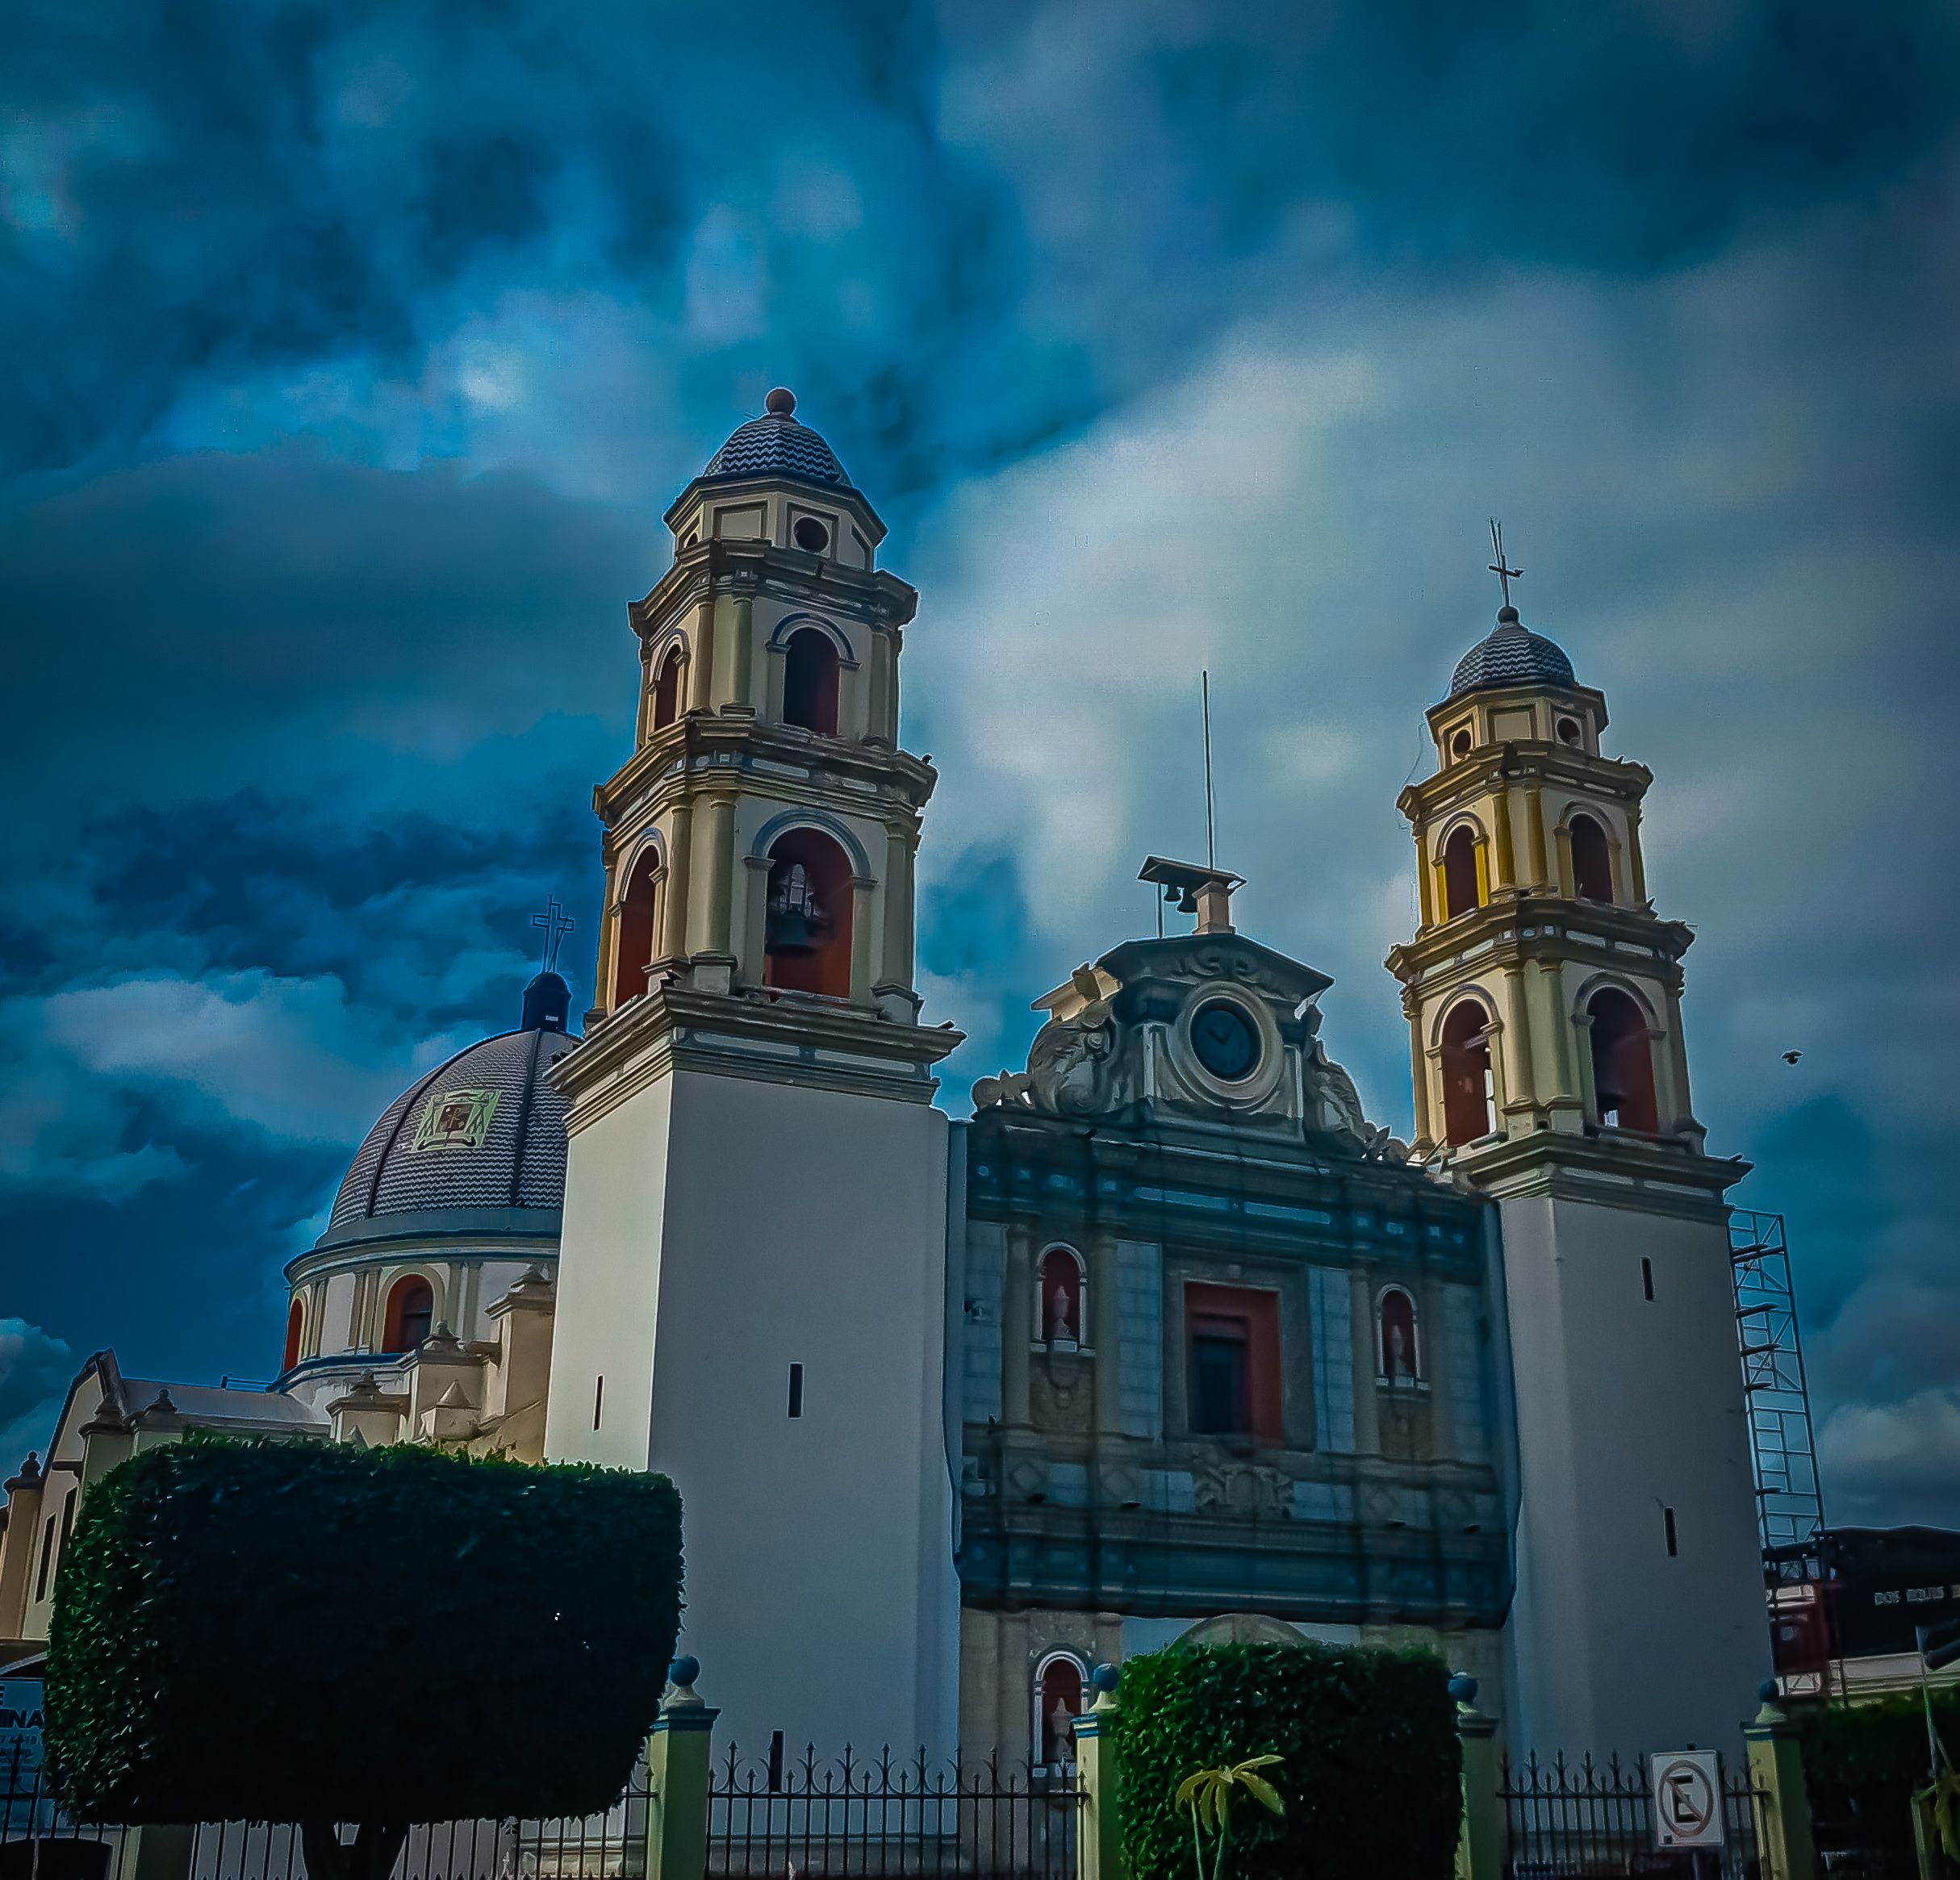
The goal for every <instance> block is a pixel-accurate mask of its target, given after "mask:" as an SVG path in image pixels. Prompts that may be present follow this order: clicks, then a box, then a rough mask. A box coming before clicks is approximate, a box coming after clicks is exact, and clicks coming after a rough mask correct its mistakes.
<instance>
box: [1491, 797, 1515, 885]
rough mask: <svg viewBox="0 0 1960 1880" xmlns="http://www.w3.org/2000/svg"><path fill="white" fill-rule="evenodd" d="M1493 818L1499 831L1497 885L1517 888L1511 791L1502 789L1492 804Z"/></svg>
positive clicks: (1497, 831)
mask: <svg viewBox="0 0 1960 1880" xmlns="http://www.w3.org/2000/svg"><path fill="white" fill-rule="evenodd" d="M1491 819H1492V822H1493V825H1494V828H1495V830H1496V833H1497V885H1498V887H1500V888H1515V887H1516V886H1517V884H1518V865H1517V857H1516V855H1515V854H1514V853H1513V850H1512V842H1511V792H1509V791H1508V790H1500V791H1499V792H1498V797H1497V800H1496V801H1495V802H1494V804H1492V805H1491Z"/></svg>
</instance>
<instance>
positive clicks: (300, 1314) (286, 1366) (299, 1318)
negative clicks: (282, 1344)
mask: <svg viewBox="0 0 1960 1880" xmlns="http://www.w3.org/2000/svg"><path fill="white" fill-rule="evenodd" d="M306 1328H307V1314H306V1308H305V1307H304V1306H302V1305H301V1304H300V1303H299V1301H298V1300H297V1299H295V1301H293V1303H292V1309H291V1310H290V1311H289V1312H288V1313H287V1314H286V1359H285V1361H284V1362H283V1363H282V1364H281V1365H280V1366H279V1368H280V1370H281V1371H282V1372H285V1371H290V1370H291V1369H292V1368H293V1367H294V1365H295V1364H298V1363H299V1340H300V1338H301V1335H303V1333H304V1332H305V1331H306Z"/></svg>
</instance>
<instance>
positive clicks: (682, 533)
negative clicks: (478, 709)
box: [545, 391, 959, 1755]
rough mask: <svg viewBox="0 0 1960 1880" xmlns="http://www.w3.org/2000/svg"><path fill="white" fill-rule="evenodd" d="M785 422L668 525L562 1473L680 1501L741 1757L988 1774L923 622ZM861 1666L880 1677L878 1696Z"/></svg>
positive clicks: (559, 1378)
mask: <svg viewBox="0 0 1960 1880" xmlns="http://www.w3.org/2000/svg"><path fill="white" fill-rule="evenodd" d="M795 412H796V401H795V399H793V398H792V396H791V395H790V394H789V393H788V392H787V391H773V392H771V394H770V395H769V399H768V405H767V411H766V412H765V414H764V415H763V416H762V417H760V418H758V419H755V420H752V421H750V422H749V423H747V424H743V425H742V426H741V427H740V428H738V430H737V431H736V432H734V433H733V436H732V437H729V440H728V441H727V442H726V443H725V445H723V446H722V447H721V449H720V450H718V451H717V452H716V453H715V455H714V456H713V458H712V459H711V460H710V461H709V462H708V466H707V468H706V469H705V470H704V471H703V472H702V474H700V476H698V477H697V478H695V479H694V481H693V482H692V483H690V484H689V485H688V486H687V489H686V490H684V491H683V492H682V494H681V495H680V498H679V500H678V501H677V502H676V503H675V504H674V506H673V508H671V509H670V510H669V511H668V512H667V526H668V528H670V529H671V532H672V537H673V543H674V559H673V564H672V566H671V567H670V568H669V569H668V570H667V573H666V574H664V575H663V576H662V579H660V581H659V582H658V584H657V585H656V586H655V587H654V590H653V591H652V592H651V593H650V594H649V595H647V597H646V599H645V600H642V601H641V602H639V603H637V604H635V605H634V606H633V607H632V608H630V609H629V618H630V620H631V624H632V625H633V630H634V633H635V635H636V636H637V641H638V645H639V654H640V684H639V695H638V697H639V703H638V710H637V717H636V730H635V737H634V749H633V754H632V755H631V756H630V757H629V758H628V759H627V761H626V762H625V764H624V765H623V766H622V767H621V769H620V771H619V772H618V773H617V775H615V776H614V777H613V778H612V779H611V780H610V781H609V782H608V783H604V784H601V785H600V787H599V788H598V789H597V791H596V792H595V796H594V803H595V806H596V808H597V810H598V813H599V817H600V822H601V824H602V825H603V827H604V856H605V873H606V904H605V910H604V921H603V924H602V930H601V939H600V971H599V996H598V1001H597V1008H596V1010H595V1011H594V1012H593V1013H592V1014H591V1017H590V1019H589V1021H588V1024H587V1036H586V1038H585V1040H584V1042H583V1043H582V1044H581V1045H580V1046H579V1047H578V1049H576V1050H575V1051H572V1052H571V1053H570V1054H569V1055H567V1056H566V1058H565V1059H563V1060H562V1063H560V1064H559V1066H558V1067H557V1069H556V1071H555V1072H554V1076H555V1077H556V1080H557V1081H558V1085H559V1088H561V1089H562V1090H563V1092H565V1093H566V1096H567V1097H568V1098H569V1100H570V1109H569V1113H568V1117H567V1130H568V1133H569V1138H570V1152H569V1155H568V1158H567V1163H566V1184H565V1211H564V1230H563V1242H562V1248H561V1252H560V1260H559V1293H558V1317H557V1324H556V1331H555V1335H554V1346H553V1352H552V1368H551V1388H550V1404H549V1410H548V1420H547V1424H546V1433H545V1448H546V1453H547V1456H549V1457H550V1458H551V1459H553V1460H591V1461H595V1462H600V1463H604V1464H613V1465H621V1466H628V1467H632V1468H653V1469H657V1470H661V1471H663V1472H664V1473H667V1474H669V1475H671V1476H672V1477H673V1478H674V1480H675V1483H676V1484H677V1485H678V1486H679V1489H680V1493H681V1496H682V1501H683V1509H684V1520H685V1546H686V1554H687V1585H686V1600H687V1611H686V1614H685V1617H684V1620H683V1635H682V1644H683V1648H684V1649H686V1650H687V1651H689V1652H692V1653H693V1654H694V1655H695V1656H698V1657H699V1658H700V1661H701V1663H702V1665H703V1667H704V1669H703V1689H704V1691H705V1692H707V1693H708V1695H709V1698H710V1701H711V1702H715V1703H717V1704H719V1705H720V1706H721V1707H722V1710H723V1711H724V1714H725V1715H724V1725H723V1728H724V1733H725V1740H727V1738H728V1737H729V1736H731V1735H732V1738H733V1740H734V1741H735V1742H736V1743H737V1744H739V1745H741V1746H742V1748H744V1749H746V1750H747V1751H750V1752H751V1753H756V1754H759V1755H760V1754H766V1753H767V1751H768V1749H769V1748H770V1744H771V1739H772V1738H774V1737H775V1736H776V1735H777V1733H778V1732H780V1733H781V1735H782V1738H783V1740H784V1743H785V1744H787V1745H788V1747H789V1748H792V1749H794V1750H798V1751H800V1749H801V1748H802V1747H803V1745H804V1744H806V1743H809V1742H814V1743H817V1744H822V1745H825V1746H830V1747H839V1746H841V1745H842V1744H844V1743H845V1742H846V1741H847V1740H848V1741H853V1742H855V1743H858V1744H860V1745H862V1744H867V1743H870V1744H878V1743H888V1744H891V1745H892V1746H893V1748H901V1747H902V1748H905V1750H906V1751H908V1752H909V1751H910V1750H912V1749H914V1748H917V1747H918V1746H919V1745H921V1744H926V1745H928V1746H930V1747H932V1748H934V1749H935V1751H936V1750H938V1749H942V1748H951V1737H952V1729H953V1705H954V1700H955V1677H956V1654H957V1644H958V1627H959V1592H958V1583H957V1581H956V1579H955V1574H954V1568H953V1557H952V1523H953V1499H952V1486H951V1484H952V1473H953V1465H952V1463H951V1460H949V1457H948V1455H947V1444H946V1438H945V1435H944V1427H945V1425H944V1415H943V1409H942V1406H943V1390H942V1367H943V1354H944V1347H945V1332H944V1315H945V1310H946V1308H945V1262H946V1221H947V1122H946V1118H945V1117H944V1116H943V1115H942V1113H940V1112H939V1111H938V1109H936V1108H934V1105H933V1101H932V1099H933V1097H934V1092H935V1090H936V1089H937V1087H938V1086H937V1080H936V1078H935V1076H934V1065H935V1064H937V1063H938V1061H939V1060H940V1059H942V1058H943V1057H944V1056H945V1055H946V1054H947V1052H948V1051H951V1050H952V1049H953V1047H955V1045H956V1044H957V1043H958V1042H959V1034H958V1033H957V1032H955V1031H954V1030H951V1028H950V1027H948V1026H938V1027H928V1026H921V1024H920V1023H919V1021H918V1011H919V999H918V995H917V992H916V991H915V990H914V988H913V858H914V855H915V854H916V852H917V844H918V838H919V829H920V817H921V811H922V809H923V808H924V806H925V804H926V800H927V798H928V797H929V796H930V795H931V793H932V788H933V784H934V780H935V779H934V772H933V771H932V768H931V767H930V765H929V764H927V763H926V762H924V761H922V760H921V759H920V758H916V757H913V756H912V755H911V754H909V753H907V752H905V751H904V750H901V749H900V748H899V745H898V668H899V654H900V651H901V645H902V637H903V633H904V629H905V627H906V625H908V624H909V622H910V621H911V620H912V618H913V611H914V608H916V606H917V598H918V597H917V594H916V593H915V592H914V591H913V589H912V588H911V587H908V586H907V585H906V583H904V582H903V581H901V580H900V579H897V577H896V576H895V575H893V574H888V573H886V572H884V571H883V570H880V568H879V567H878V566H877V562H876V558H877V549H878V545H879V543H880V540H881V538H882V537H883V536H884V525H883V524H881V523H880V520H879V519H878V516H877V514H876V512H875V511H874V510H873V509H872V508H871V504H870V503H869V502H868V501H867V499H865V497H864V495H863V494H862V492H860V491H859V490H858V489H856V488H855V487H854V486H853V484H852V483H851V482H850V478H849V477H848V476H847V475H846V473H845V470H844V469H843V466H842V464H840V463H839V462H838V459H837V457H836V455H835V454H834V453H833V452H832V450H831V449H830V446H829V445H827V444H826V443H825V441H824V440H823V438H822V437H820V436H819V435H818V434H817V432H815V431H813V430H812V429H810V428H809V427H807V426H806V425H804V424H801V423H800V422H799V421H798V420H797V418H796V415H795ZM846 1665H849V1666H850V1667H851V1669H850V1670H849V1671H848V1672H846V1669H844V1668H845V1667H846Z"/></svg>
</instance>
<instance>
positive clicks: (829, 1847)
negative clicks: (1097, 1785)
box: [708, 1745, 1082, 1880]
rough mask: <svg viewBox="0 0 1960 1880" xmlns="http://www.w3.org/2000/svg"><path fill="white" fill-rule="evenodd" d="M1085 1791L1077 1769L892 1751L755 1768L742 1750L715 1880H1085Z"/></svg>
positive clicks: (713, 1827)
mask: <svg viewBox="0 0 1960 1880" xmlns="http://www.w3.org/2000/svg"><path fill="white" fill-rule="evenodd" d="M1081 1805H1082V1791H1081V1790H1080V1786H1078V1784H1077V1782H1076V1772H1075V1770H1074V1769H1073V1768H1072V1766H1069V1765H1056V1766H1055V1767H1053V1768H1043V1767H1041V1766H1039V1765H1030V1764H1027V1763H1021V1764H1018V1765H1010V1766H1009V1768H1007V1769H1001V1768H1000V1767H999V1765H997V1764H995V1763H993V1762H991V1761H986V1762H974V1763H968V1762H965V1761H961V1760H959V1758H957V1757H956V1758H955V1759H954V1760H953V1761H950V1762H945V1763H934V1762H931V1761H928V1760H927V1759H926V1757H923V1756H919V1757H913V1758H912V1759H911V1760H910V1761H901V1760H897V1759H895V1758H894V1757H892V1754H891V1753H890V1752H889V1751H888V1750H887V1751H885V1752H884V1753H881V1754H880V1755H879V1756H878V1757H876V1759H872V1760H867V1761H859V1760H857V1759H855V1757H853V1755H852V1753H851V1752H850V1751H849V1750H848V1749H846V1751H845V1753H843V1755H842V1757H838V1758H837V1759H836V1760H835V1761H829V1760H826V1759H822V1758H820V1757H818V1756H817V1753H816V1752H815V1751H814V1750H813V1749H810V1750H806V1751H805V1752H804V1754H803V1756H802V1757H800V1758H799V1759H797V1760H796V1761H790V1762H787V1763H785V1762H784V1760H783V1759H782V1758H781V1757H780V1756H779V1755H772V1756H771V1757H770V1759H769V1761H767V1763H766V1764H765V1763H759V1762H750V1763H746V1764H745V1763H744V1762H743V1761H742V1758H741V1756H740V1754H739V1753H738V1751H737V1750H736V1749H735V1748H734V1747H733V1745H731V1746H730V1747H729V1750H728V1752H727V1753H726V1755H725V1757H722V1759H721V1762H720V1763H719V1765H717V1769H716V1771H715V1773H714V1776H713V1780H712V1782H711V1783H710V1785H709V1788H708V1872H709V1873H710V1874H725V1875H728V1876H730V1877H731V1880H740V1877H753V1880H763V1877H764V1876H768V1877H771V1880H788V1877H789V1876H792V1875H793V1876H796V1880H834V1877H841V1876H845V1875H856V1874H905V1875H911V1876H915V1877H917V1880H951V1877H954V1876H958V1877H959V1880H1074V1875H1075V1871H1076V1841H1077V1837H1078V1834H1079V1832H1080V1829H1079V1821H1080V1812H1081Z"/></svg>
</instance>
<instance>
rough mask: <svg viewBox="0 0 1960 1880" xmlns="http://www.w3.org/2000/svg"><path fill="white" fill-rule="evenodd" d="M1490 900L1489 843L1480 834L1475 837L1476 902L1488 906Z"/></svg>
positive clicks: (1481, 905)
mask: <svg viewBox="0 0 1960 1880" xmlns="http://www.w3.org/2000/svg"><path fill="white" fill-rule="evenodd" d="M1489 904H1490V844H1489V843H1488V842H1486V841H1485V840H1484V838H1482V837H1481V836H1479V837H1478V838H1477V905H1478V906H1479V907H1480V908H1481V907H1487V906H1489Z"/></svg>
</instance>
